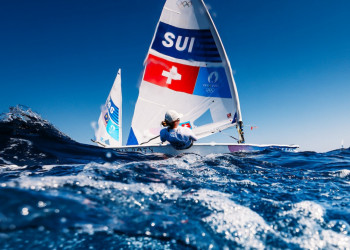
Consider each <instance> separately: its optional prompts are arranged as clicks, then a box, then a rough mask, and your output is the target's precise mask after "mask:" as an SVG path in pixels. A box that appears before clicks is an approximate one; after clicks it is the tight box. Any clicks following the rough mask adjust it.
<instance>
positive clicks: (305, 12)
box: [0, 0, 350, 151]
mask: <svg viewBox="0 0 350 250" xmlns="http://www.w3.org/2000/svg"><path fill="white" fill-rule="evenodd" d="M206 3H207V4H208V5H209V6H210V12H211V14H212V16H213V19H214V22H215V24H216V26H217V28H218V31H219V33H220V36H221V38H222V40H223V43H224V46H225V48H226V51H227V54H228V56H229V58H230V61H231V65H232V68H233V71H234V77H235V80H236V84H237V87H238V93H239V97H240V102H241V108H242V115H243V120H244V123H245V124H249V125H250V124H252V125H256V126H258V129H256V130H253V131H250V130H249V129H248V128H246V139H247V142H251V143H280V144H299V145H300V146H301V149H302V150H316V151H326V150H331V149H335V148H339V147H340V145H341V141H342V140H344V146H345V147H349V146H350V132H349V130H350V111H349V109H350V14H349V10H350V1H348V0H336V1H334V0H283V1H281V0H264V1H261V0H245V1H241V0H220V1H218V0H216V1H214V0H207V1H206ZM163 4H164V1H163V0H147V1H144V0H139V1H130V0H114V1H111V0H104V1H97V0H95V1H91V0H74V1H71V0H50V1H47V0H35V1H27V0H22V1H18V0H11V1H1V8H0V32H1V33H0V34H1V36H0V38H1V39H0V111H1V112H5V111H7V110H8V107H9V106H13V105H17V104H24V105H26V106H29V107H31V108H32V109H33V110H34V111H36V112H38V113H40V114H41V115H42V116H43V118H45V119H47V120H49V121H50V122H52V123H53V124H54V125H55V126H56V127H57V128H59V129H60V130H61V131H62V132H64V133H66V134H67V135H69V136H71V137H72V138H73V139H75V140H77V141H79V142H84V143H89V140H90V138H92V137H93V130H92V128H91V125H90V124H91V122H92V121H97V119H98V116H99V113H100V106H101V105H102V104H103V103H104V102H105V100H106V98H107V95H108V93H109V91H110V88H111V86H112V83H113V81H114V78H115V76H116V74H117V70H118V68H119V67H121V68H122V87H123V126H124V127H123V136H124V142H125V141H126V139H127V136H128V132H129V128H130V124H131V119H132V115H133V109H134V105H135V102H136V99H137V95H138V84H139V82H140V78H141V74H142V70H143V61H144V59H145V56H146V53H147V51H148V48H149V46H150V43H151V40H152V37H153V33H154V31H155V27H156V23H157V22H158V19H159V17H160V13H161V10H162V7H163ZM212 140H217V141H227V142H229V141H230V140H229V138H226V137H224V136H216V137H211V138H208V139H207V141H212Z"/></svg>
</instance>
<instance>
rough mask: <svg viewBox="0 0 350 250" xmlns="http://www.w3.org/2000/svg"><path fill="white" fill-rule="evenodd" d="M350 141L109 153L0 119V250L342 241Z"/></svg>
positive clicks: (10, 117)
mask: <svg viewBox="0 0 350 250" xmlns="http://www.w3.org/2000/svg"><path fill="white" fill-rule="evenodd" d="M349 225H350V149H339V150H334V151H331V152H327V153H316V152H297V153H293V152H282V151H278V150H266V151H262V152H253V153H236V154H211V155H206V156H199V155H195V154H184V155H180V156H177V157H170V156H167V155H162V154H142V153H116V152H113V151H112V150H109V149H103V148H99V147H95V146H91V145H85V144H81V143H78V142H75V141H73V140H72V139H70V138H69V137H68V136H67V135H65V134H63V133H62V132H60V131H59V130H57V129H56V128H55V127H54V126H53V125H52V124H51V123H50V122H48V121H46V120H44V119H42V118H41V116H40V115H39V114H37V113H35V112H33V111H32V110H31V109H30V108H27V107H23V106H16V107H11V108H10V110H9V112H7V113H4V114H2V115H1V117H0V249H139V248H142V249H242V248H243V249H265V248H268V249H350V226H349Z"/></svg>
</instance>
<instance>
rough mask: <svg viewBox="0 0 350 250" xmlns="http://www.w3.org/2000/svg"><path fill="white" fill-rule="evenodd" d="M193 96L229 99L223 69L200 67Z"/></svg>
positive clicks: (227, 85)
mask: <svg viewBox="0 0 350 250" xmlns="http://www.w3.org/2000/svg"><path fill="white" fill-rule="evenodd" d="M193 94H194V95H199V96H205V97H221V98H231V90H230V87H229V84H228V80H227V76H226V73H225V69H224V68H223V67H208V68H207V67H201V68H200V70H199V73H198V77H197V82H196V86H195V88H194V91H193Z"/></svg>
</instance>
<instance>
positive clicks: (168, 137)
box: [160, 127, 197, 149]
mask: <svg viewBox="0 0 350 250" xmlns="http://www.w3.org/2000/svg"><path fill="white" fill-rule="evenodd" d="M160 140H161V141H162V142H165V141H168V142H169V143H170V144H171V145H172V146H173V147H174V148H176V149H186V148H188V147H189V146H190V145H191V143H192V141H197V137H196V136H195V134H194V133H193V131H192V130H191V129H189V128H186V127H177V128H176V129H168V128H163V129H162V130H161V131H160Z"/></svg>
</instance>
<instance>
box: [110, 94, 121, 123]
mask: <svg viewBox="0 0 350 250" xmlns="http://www.w3.org/2000/svg"><path fill="white" fill-rule="evenodd" d="M107 108H108V114H109V117H110V118H111V119H112V120H113V121H114V122H115V123H116V124H117V125H119V108H118V107H117V106H116V105H115V104H114V102H113V101H112V99H111V98H109V101H108V104H107Z"/></svg>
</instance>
